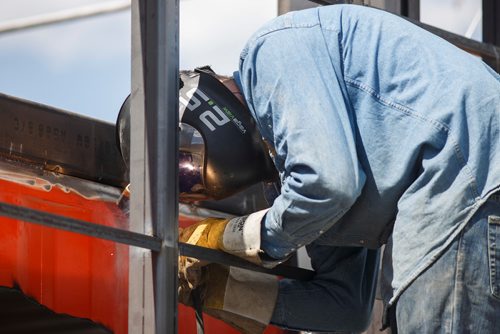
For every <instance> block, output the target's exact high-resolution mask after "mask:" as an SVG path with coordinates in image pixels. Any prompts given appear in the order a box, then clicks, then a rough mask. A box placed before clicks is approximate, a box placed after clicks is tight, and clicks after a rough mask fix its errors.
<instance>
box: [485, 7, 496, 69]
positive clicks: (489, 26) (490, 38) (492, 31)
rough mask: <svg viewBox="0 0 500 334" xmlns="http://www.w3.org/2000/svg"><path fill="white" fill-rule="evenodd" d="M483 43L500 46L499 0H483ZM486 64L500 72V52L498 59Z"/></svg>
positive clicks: (488, 61) (490, 60) (489, 60)
mask: <svg viewBox="0 0 500 334" xmlns="http://www.w3.org/2000/svg"><path fill="white" fill-rule="evenodd" d="M483 41H484V42H486V43H491V44H494V45H497V46H500V3H498V1H497V0H483ZM497 52H498V51H497ZM486 62H487V63H488V64H489V65H490V66H491V67H493V68H494V69H495V70H496V71H497V72H500V52H499V54H497V57H496V59H488V60H486Z"/></svg>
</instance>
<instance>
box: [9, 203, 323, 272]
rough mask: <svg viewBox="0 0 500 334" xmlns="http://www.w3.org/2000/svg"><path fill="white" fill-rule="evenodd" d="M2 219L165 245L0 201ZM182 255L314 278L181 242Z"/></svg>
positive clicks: (151, 238) (152, 245) (124, 241)
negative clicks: (269, 267)
mask: <svg viewBox="0 0 500 334" xmlns="http://www.w3.org/2000/svg"><path fill="white" fill-rule="evenodd" d="M0 216H3V217H8V218H13V219H18V220H22V221H24V222H28V223H34V224H38V225H43V226H47V227H52V228H57V229H60V230H64V231H69V232H74V233H79V234H83V235H88V236H91V237H96V238H99V239H105V240H109V241H114V242H119V243H122V244H126V245H130V246H136V247H141V248H146V249H150V250H152V251H155V252H158V251H159V250H160V248H161V244H162V241H161V240H160V239H159V238H157V237H154V236H149V235H144V234H141V233H136V232H131V231H126V230H122V229H119V228H114V227H110V226H104V225H97V224H93V223H89V222H86V221H82V220H78V219H73V218H68V217H63V216H59V215H54V214H51V213H47V212H43V211H39V210H33V209H30V208H26V207H23V206H18V205H12V204H7V203H1V202H0ZM179 252H180V254H181V255H184V256H189V257H194V258H197V259H201V260H205V261H210V262H216V263H220V264H224V265H228V266H234V267H240V268H244V269H249V270H253V271H258V272H263V273H267V274H272V275H278V276H283V277H287V278H294V279H299V280H308V279H311V278H312V277H313V275H314V272H313V271H310V270H307V269H302V268H296V267H290V266H286V265H280V266H277V267H275V268H272V269H266V268H263V267H259V266H257V265H255V264H253V263H250V262H247V261H245V260H242V259H240V258H239V257H236V256H233V255H230V254H227V253H224V252H220V251H217V250H213V249H209V248H204V247H199V246H194V245H190V244H184V243H179Z"/></svg>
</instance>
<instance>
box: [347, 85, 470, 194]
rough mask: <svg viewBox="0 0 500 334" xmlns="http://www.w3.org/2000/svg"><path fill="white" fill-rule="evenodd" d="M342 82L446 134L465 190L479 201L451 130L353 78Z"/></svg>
mask: <svg viewBox="0 0 500 334" xmlns="http://www.w3.org/2000/svg"><path fill="white" fill-rule="evenodd" d="M344 80H345V82H346V84H348V85H350V86H352V87H355V88H358V89H360V90H362V91H364V92H365V93H367V94H369V95H370V96H372V97H373V98H374V99H376V100H377V101H378V102H379V103H381V104H383V105H385V106H387V107H390V108H392V109H395V110H398V111H400V112H403V113H404V114H406V115H408V116H410V117H413V118H416V119H419V120H422V121H424V122H426V123H429V124H430V125H431V126H433V127H434V128H435V129H436V130H438V131H444V132H445V133H446V135H447V136H448V138H449V139H450V140H451V142H452V145H453V150H454V152H455V156H456V158H457V160H458V161H459V163H460V164H461V165H462V167H463V168H464V169H465V170H466V173H467V177H468V179H469V181H470V183H469V184H468V187H467V188H468V189H469V190H470V192H471V195H472V197H473V198H474V199H476V200H477V199H479V197H480V195H479V190H478V187H477V182H476V179H475V178H474V176H473V175H474V174H473V173H472V171H471V169H470V167H469V165H468V164H467V161H466V159H465V156H464V155H463V153H462V150H461V149H460V146H459V145H458V142H457V141H456V140H455V136H454V135H453V133H452V131H451V129H450V128H449V127H448V126H447V125H446V124H443V123H441V122H439V121H437V120H435V119H430V118H426V117H424V116H423V115H421V114H420V113H418V112H417V111H415V110H413V109H411V108H409V107H407V106H405V105H403V104H401V103H398V102H396V101H393V100H390V99H387V98H385V97H383V96H382V95H381V94H380V93H379V92H377V91H376V90H375V89H374V88H372V87H370V86H368V85H366V84H364V83H362V82H359V81H357V80H355V79H353V78H350V77H348V76H345V77H344Z"/></svg>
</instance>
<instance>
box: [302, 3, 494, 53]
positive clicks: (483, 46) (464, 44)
mask: <svg viewBox="0 0 500 334" xmlns="http://www.w3.org/2000/svg"><path fill="white" fill-rule="evenodd" d="M309 1H310V2H314V3H317V4H320V5H336V4H345V3H353V1H352V0H309ZM400 17H402V18H404V19H406V20H408V21H410V22H411V23H413V24H416V25H418V26H419V27H421V28H423V29H425V30H427V31H429V32H431V33H433V34H435V35H437V36H439V37H441V38H443V39H445V40H447V41H448V42H450V43H452V44H454V45H455V46H457V47H459V48H461V49H463V50H465V51H467V52H470V53H473V54H475V55H478V56H482V57H486V58H489V59H496V60H498V59H499V58H500V47H498V46H495V45H493V44H490V43H482V42H478V41H475V40H473V39H469V38H467V37H464V36H461V35H458V34H455V33H452V32H449V31H446V30H443V29H440V28H436V27H434V26H431V25H429V24H425V23H422V22H420V21H417V20H414V19H411V18H408V17H406V16H400Z"/></svg>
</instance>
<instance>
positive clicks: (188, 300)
mask: <svg viewBox="0 0 500 334" xmlns="http://www.w3.org/2000/svg"><path fill="white" fill-rule="evenodd" d="M201 271H202V275H201V276H202V279H201V282H202V283H201V285H199V286H198V287H197V289H198V291H199V293H200V297H201V306H202V310H203V312H205V313H206V314H208V315H210V316H213V317H215V318H217V319H220V320H222V321H224V322H226V323H228V324H229V325H231V326H233V327H235V328H236V329H237V330H239V331H241V332H242V333H244V334H260V333H262V332H263V331H264V330H265V328H266V327H267V325H268V324H269V321H270V320H271V316H272V313H273V310H274V306H275V303H276V298H277V295H278V280H277V278H276V277H275V276H272V275H267V274H262V273H257V272H252V271H249V270H245V269H240V268H236V267H226V266H223V265H220V264H215V263H212V264H209V265H207V266H205V267H203V268H202V269H201ZM179 302H181V303H183V304H185V305H187V306H193V300H192V289H191V288H190V287H189V284H187V282H186V281H184V280H182V279H181V280H180V281H179Z"/></svg>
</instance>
